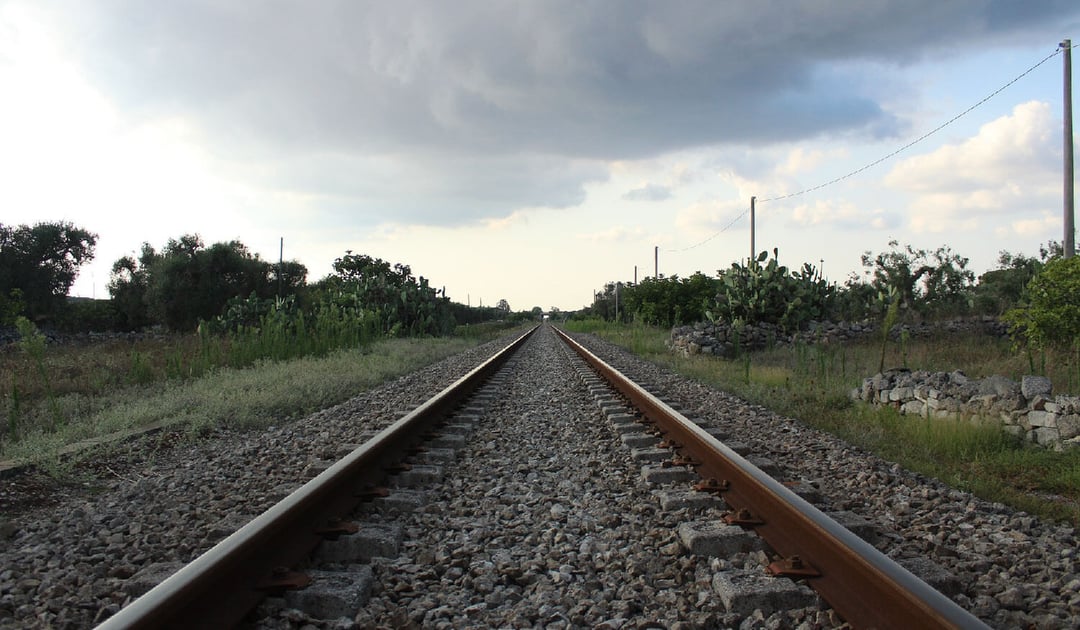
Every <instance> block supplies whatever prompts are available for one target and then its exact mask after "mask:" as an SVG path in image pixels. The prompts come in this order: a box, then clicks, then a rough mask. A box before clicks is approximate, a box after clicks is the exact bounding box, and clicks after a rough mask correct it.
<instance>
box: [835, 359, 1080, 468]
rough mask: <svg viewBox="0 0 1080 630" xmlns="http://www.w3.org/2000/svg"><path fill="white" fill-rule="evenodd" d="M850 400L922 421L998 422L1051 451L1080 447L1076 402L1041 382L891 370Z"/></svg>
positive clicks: (1043, 379)
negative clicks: (945, 419)
mask: <svg viewBox="0 0 1080 630" xmlns="http://www.w3.org/2000/svg"><path fill="white" fill-rule="evenodd" d="M851 397H852V398H853V399H855V400H861V401H863V402H866V403H871V404H875V405H888V406H890V407H893V408H895V409H897V410H899V411H900V413H903V414H909V415H915V416H921V417H924V418H927V417H929V418H960V419H967V420H972V421H976V422H979V421H981V422H1000V423H1001V426H1002V428H1003V429H1004V430H1005V431H1007V432H1009V433H1012V434H1013V435H1018V436H1020V437H1022V438H1024V439H1025V440H1027V441H1029V442H1032V443H1034V444H1038V445H1041V446H1045V447H1047V448H1052V449H1055V450H1065V449H1070V448H1076V447H1080V397H1077V396H1062V395H1057V396H1055V395H1053V385H1052V383H1051V382H1050V379H1048V378H1046V377H1044V376H1025V377H1023V379H1022V380H1021V381H1020V382H1019V383H1017V382H1016V381H1014V380H1012V379H1009V378H1005V377H1003V376H991V377H987V378H982V379H971V378H968V377H967V376H966V375H965V374H964V373H963V372H960V371H956V372H926V371H914V372H913V371H910V370H904V369H895V370H888V371H886V372H884V373H881V374H875V375H874V376H871V377H870V378H867V379H864V380H863V383H862V387H858V388H855V389H853V390H852V391H851Z"/></svg>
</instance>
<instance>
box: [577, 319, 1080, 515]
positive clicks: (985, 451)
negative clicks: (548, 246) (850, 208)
mask: <svg viewBox="0 0 1080 630" xmlns="http://www.w3.org/2000/svg"><path fill="white" fill-rule="evenodd" d="M567 328H568V329H570V330H574V331H577V332H590V333H594V334H596V335H597V336H599V337H602V338H604V339H606V340H608V341H610V342H612V343H615V344H617V345H620V346H622V347H624V348H626V349H628V350H630V351H631V352H633V353H634V354H637V355H639V356H641V357H642V358H644V359H646V360H648V361H652V362H653V363H657V364H660V365H664V366H666V367H669V368H671V369H672V370H673V371H675V372H678V373H680V374H682V375H684V376H687V377H689V378H693V379H695V380H698V381H700V382H703V383H706V384H708V385H712V386H714V387H716V388H718V389H721V390H724V391H727V392H730V393H732V394H734V395H736V396H739V397H741V398H743V399H745V400H747V401H750V402H753V403H756V404H760V405H762V406H764V407H767V408H769V409H771V410H773V411H775V412H777V413H779V414H782V415H785V416H789V417H792V418H796V419H798V420H800V421H802V422H804V423H805V424H807V425H810V426H813V427H815V428H818V429H821V430H823V431H827V432H829V433H832V434H834V435H836V436H838V437H840V438H842V439H844V440H845V441H847V442H849V443H851V444H854V445H856V446H859V447H862V448H864V449H867V450H869V451H872V452H874V453H876V454H878V455H879V456H881V457H883V458H884V459H887V460H890V461H894V462H897V463H899V464H901V465H903V466H904V467H906V468H909V469H911V470H914V471H916V472H919V473H922V474H925V475H928V476H931V477H936V478H938V479H940V480H942V481H944V482H946V483H948V484H949V485H951V486H953V487H956V488H959V489H962V490H968V491H971V492H972V493H974V494H976V495H978V496H980V497H982V498H984V499H986V500H989V501H997V502H1001V503H1005V504H1007V505H1010V506H1012V507H1015V508H1017V509H1021V510H1025V511H1027V512H1030V513H1032V514H1035V515H1038V516H1040V517H1043V518H1047V519H1051V520H1061V521H1067V522H1070V523H1072V524H1073V525H1074V526H1075V525H1080V449H1077V450H1074V451H1070V452H1065V453H1056V452H1053V451H1048V450H1045V449H1042V448H1038V447H1033V446H1030V445H1026V444H1023V443H1022V442H1020V441H1019V440H1017V439H1015V438H1012V437H1010V436H1008V435H1006V434H1005V433H1004V432H1002V431H1001V430H999V429H998V428H997V426H996V425H992V424H990V425H986V424H979V423H971V422H965V421H956V420H940V419H925V418H917V417H912V416H902V415H900V414H899V413H897V412H896V411H894V410H892V409H888V408H884V409H883V408H874V407H870V406H868V405H864V404H862V403H858V404H856V403H853V402H852V401H851V400H850V399H849V398H848V392H849V391H850V390H851V389H852V388H854V387H856V386H857V385H859V384H860V383H861V382H862V379H863V378H865V377H868V376H872V375H873V374H874V373H876V372H877V368H878V364H879V362H880V359H881V344H880V341H878V342H875V341H873V340H869V341H867V342H866V343H860V344H851V345H842V346H839V345H832V346H808V345H801V346H794V347H778V348H773V349H770V350H764V351H760V352H754V353H749V354H747V355H745V356H743V357H741V358H738V359H731V360H726V359H719V358H716V357H701V356H694V357H689V358H684V357H679V356H676V355H673V354H672V353H671V352H669V351H668V350H667V348H666V347H665V345H664V342H665V340H667V339H668V338H669V335H670V331H669V330H667V329H660V328H653V327H647V326H641V325H636V324H635V325H626V326H618V325H614V324H610V323H609V324H604V323H602V322H584V323H578V322H568V323H567ZM886 350H887V354H886V367H889V366H901V365H903V366H906V367H909V368H911V369H926V370H930V371H952V370H962V371H964V372H965V373H966V374H967V375H968V376H971V377H973V378H981V377H985V376H990V375H992V374H1001V375H1005V376H1009V377H1010V378H1014V379H1019V378H1020V377H1021V376H1022V375H1024V374H1028V373H1032V371H1031V370H1029V367H1030V365H1031V363H1030V362H1029V358H1028V357H1027V355H1026V354H1024V353H1022V352H1017V351H1015V350H1013V348H1012V347H1011V345H1010V344H1009V342H1008V341H1007V340H1004V341H1003V340H998V339H993V338H989V337H983V336H979V335H968V336H962V337H961V336H953V337H944V336H942V337H936V338H931V339H909V340H906V341H905V342H903V343H890V344H889V346H887V348H886ZM1063 363H1065V365H1062V364H1063ZM1047 365H1048V366H1049V365H1057V369H1058V370H1060V371H1059V372H1056V374H1057V378H1060V379H1061V381H1060V382H1059V381H1058V380H1057V378H1055V372H1054V371H1053V369H1048V370H1046V372H1047V375H1049V376H1050V377H1051V379H1053V380H1054V389H1055V391H1056V392H1058V393H1071V394H1075V393H1076V392H1075V390H1074V388H1075V387H1076V386H1077V384H1076V383H1075V380H1076V379H1070V378H1068V376H1067V373H1068V372H1069V371H1070V370H1075V367H1074V366H1070V365H1068V364H1067V361H1065V360H1062V358H1061V357H1058V358H1056V359H1054V360H1051V361H1048V362H1047ZM1038 371H1039V370H1035V372H1038ZM1070 390H1073V391H1070Z"/></svg>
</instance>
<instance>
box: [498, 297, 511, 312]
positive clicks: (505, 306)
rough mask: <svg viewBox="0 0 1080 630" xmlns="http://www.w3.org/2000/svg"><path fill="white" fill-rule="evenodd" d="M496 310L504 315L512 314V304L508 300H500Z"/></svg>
mask: <svg viewBox="0 0 1080 630" xmlns="http://www.w3.org/2000/svg"><path fill="white" fill-rule="evenodd" d="M495 310H497V311H502V312H504V313H507V314H509V313H510V303H509V302H507V301H506V300H499V302H498V304H496V305H495Z"/></svg>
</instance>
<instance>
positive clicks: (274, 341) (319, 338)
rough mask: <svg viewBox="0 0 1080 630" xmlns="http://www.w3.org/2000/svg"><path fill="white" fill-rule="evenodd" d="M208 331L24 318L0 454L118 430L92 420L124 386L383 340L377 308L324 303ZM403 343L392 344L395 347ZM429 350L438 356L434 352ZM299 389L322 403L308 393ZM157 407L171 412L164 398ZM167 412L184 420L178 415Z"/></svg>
mask: <svg viewBox="0 0 1080 630" xmlns="http://www.w3.org/2000/svg"><path fill="white" fill-rule="evenodd" d="M212 328H213V326H210V325H204V326H200V327H199V329H198V330H197V331H196V332H195V333H193V334H189V335H182V336H171V337H161V338H157V339H146V340H140V341H111V342H106V343H100V344H93V345H87V346H66V345H65V346H51V345H48V344H47V343H46V340H45V338H44V336H42V335H41V334H40V333H39V332H38V331H37V329H36V328H34V327H33V324H31V323H29V322H25V323H24V325H23V326H22V328H20V332H21V333H22V341H20V343H19V344H18V347H17V348H10V347H9V348H0V395H2V399H0V403H2V405H3V407H2V409H3V411H4V416H5V419H6V423H5V424H6V427H5V429H6V430H3V431H0V455H2V454H3V452H4V451H6V450H8V449H10V448H13V445H14V443H15V442H17V441H21V440H22V439H23V438H24V437H26V436H35V437H34V439H33V440H32V442H33V444H30V445H23V447H21V448H23V449H24V450H25V449H34V448H41V449H44V450H45V451H48V450H49V448H50V447H49V446H48V444H46V442H47V440H46V439H45V436H48V435H49V434H52V433H57V434H58V437H57V440H58V441H60V442H66V441H70V440H71V439H81V438H80V436H84V435H90V434H92V433H94V432H99V431H103V430H105V431H107V430H112V429H114V428H116V427H117V426H120V427H126V426H127V425H128V424H129V423H127V422H126V421H115V422H114V421H111V420H107V419H104V418H103V417H99V414H100V413H101V412H102V409H104V408H105V407H108V406H109V405H110V404H111V403H109V402H108V401H109V400H111V398H112V397H113V396H114V395H116V394H118V393H120V392H124V391H130V392H132V393H133V395H135V396H137V397H146V396H151V395H156V392H158V391H160V390H161V389H162V388H165V389H168V387H166V386H165V385H164V384H165V383H169V382H176V381H180V382H194V381H198V380H199V379H203V378H205V377H207V376H210V375H214V378H215V379H216V378H217V377H218V376H219V375H220V374H221V373H222V371H223V370H236V369H240V368H248V367H257V368H258V371H260V372H262V373H264V374H268V373H269V372H267V369H268V367H267V366H268V365H270V364H271V363H273V362H290V361H296V360H298V359H320V358H324V357H330V356H333V355H335V354H337V353H341V352H349V351H353V352H361V351H363V350H364V349H368V348H372V347H373V344H375V343H381V342H380V341H379V340H380V338H381V337H382V333H381V330H382V326H381V323H380V322H379V321H378V319H377V316H376V315H375V314H373V313H371V312H369V311H363V310H357V309H352V308H346V307H341V306H338V305H335V304H332V303H327V304H324V305H323V306H322V307H320V308H319V310H317V311H315V312H314V313H313V314H309V315H304V314H302V313H296V312H293V313H287V312H285V311H284V310H279V309H272V310H270V312H268V313H267V314H266V315H264V316H262V317H261V318H260V319H259V320H258V321H257V323H255V324H253V325H246V326H238V327H236V329H234V330H232V331H230V332H224V333H222V332H217V333H215V332H212ZM495 334H497V331H495V330H493V329H491V328H489V327H485V328H484V329H483V330H482V331H477V332H476V334H475V335H473V336H471V337H470V338H469V339H468V340H466V341H464V342H463V343H466V344H468V345H475V344H476V343H479V342H480V341H486V340H487V339H489V338H492V337H493V336H494V335H495ZM455 343H457V342H453V341H449V340H448V341H445V342H431V346H432V347H433V348H436V349H437V348H441V347H443V346H444V344H449V345H448V346H447V347H460V346H457V345H455ZM406 347H408V346H407V345H402V346H394V351H402V348H406ZM436 355H437V356H440V357H441V356H443V355H442V354H439V353H438V352H437V351H436ZM298 365H301V364H298ZM297 369H306V368H303V367H299V368H297ZM31 377H34V378H31ZM331 382H332V380H331ZM7 384H10V388H7V387H6V385H7ZM232 395H233V393H232V392H225V393H224V394H223V396H226V397H229V396H232ZM300 395H301V396H302V397H303V398H304V399H311V400H315V401H319V400H322V399H323V397H322V396H321V395H317V394H315V393H314V392H308V393H306V394H300ZM162 409H171V408H170V407H169V406H168V405H164V404H163V405H162ZM170 413H172V411H170ZM128 415H129V414H127V413H126V412H123V413H121V416H124V417H127V416H128ZM136 415H140V414H136ZM175 415H178V416H179V417H186V416H185V414H184V413H182V412H177V413H176V414H175ZM86 418H96V419H94V420H93V421H91V422H88V423H86V422H80V423H76V424H77V425H78V426H76V427H74V428H72V429H71V430H64V427H65V425H67V424H70V423H71V422H72V420H73V419H83V420H85V419H86Z"/></svg>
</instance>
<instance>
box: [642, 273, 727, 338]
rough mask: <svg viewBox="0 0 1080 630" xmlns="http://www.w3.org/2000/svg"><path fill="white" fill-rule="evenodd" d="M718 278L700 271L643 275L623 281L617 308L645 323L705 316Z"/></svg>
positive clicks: (690, 320) (661, 323)
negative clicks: (635, 281)
mask: <svg viewBox="0 0 1080 630" xmlns="http://www.w3.org/2000/svg"><path fill="white" fill-rule="evenodd" d="M717 287H718V281H717V280H716V279H715V278H710V277H709V276H706V275H705V274H703V273H701V272H700V271H697V272H694V274H693V275H692V276H690V277H689V278H679V277H678V276H670V277H667V278H664V277H661V278H645V279H644V280H642V281H641V282H640V283H639V284H636V285H635V284H627V285H625V286H624V287H623V288H622V291H621V293H620V300H621V306H620V308H621V309H623V310H625V312H626V313H627V314H628V315H629V316H632V317H635V318H637V319H639V320H640V321H642V322H644V323H646V324H653V325H656V326H675V325H678V324H689V323H693V322H699V321H702V320H703V319H705V311H706V310H708V308H709V307H711V305H712V303H713V300H714V299H715V297H716V291H717Z"/></svg>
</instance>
